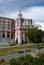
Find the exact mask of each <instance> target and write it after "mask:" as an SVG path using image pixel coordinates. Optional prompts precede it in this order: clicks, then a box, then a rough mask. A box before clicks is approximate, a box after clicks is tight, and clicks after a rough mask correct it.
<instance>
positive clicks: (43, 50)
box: [0, 48, 44, 60]
mask: <svg viewBox="0 0 44 65" xmlns="http://www.w3.org/2000/svg"><path fill="white" fill-rule="evenodd" d="M39 52H44V48H42V49H39ZM31 53H34V54H35V53H36V50H32V51H30V52H24V53H16V54H10V55H6V56H1V57H0V59H4V60H10V59H11V58H18V57H21V56H25V55H27V54H31Z"/></svg>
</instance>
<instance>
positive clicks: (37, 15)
mask: <svg viewBox="0 0 44 65" xmlns="http://www.w3.org/2000/svg"><path fill="white" fill-rule="evenodd" d="M20 9H21V10H22V14H23V17H24V18H28V19H30V18H31V19H33V21H34V22H35V24H36V26H38V27H39V28H41V29H42V30H44V0H0V16H1V17H7V18H13V19H16V17H17V14H18V11H19V10H20Z"/></svg>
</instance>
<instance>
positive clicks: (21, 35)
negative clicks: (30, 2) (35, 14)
mask: <svg viewBox="0 0 44 65" xmlns="http://www.w3.org/2000/svg"><path fill="white" fill-rule="evenodd" d="M30 26H32V20H31V19H24V18H22V14H21V11H20V12H19V14H18V18H17V19H16V21H15V41H16V43H18V44H22V43H25V32H24V31H25V29H26V28H28V27H30Z"/></svg>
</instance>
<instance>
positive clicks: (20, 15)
mask: <svg viewBox="0 0 44 65" xmlns="http://www.w3.org/2000/svg"><path fill="white" fill-rule="evenodd" d="M18 18H22V13H21V10H19V14H18Z"/></svg>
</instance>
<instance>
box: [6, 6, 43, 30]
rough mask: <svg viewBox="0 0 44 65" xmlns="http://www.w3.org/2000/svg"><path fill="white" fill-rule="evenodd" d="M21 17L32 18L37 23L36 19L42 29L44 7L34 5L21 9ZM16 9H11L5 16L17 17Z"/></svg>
mask: <svg viewBox="0 0 44 65" xmlns="http://www.w3.org/2000/svg"><path fill="white" fill-rule="evenodd" d="M22 13H23V17H24V18H28V19H30V18H31V19H33V21H35V23H36V24H37V21H38V23H39V25H41V26H42V27H41V29H42V30H44V7H40V6H38V7H37V6H35V7H29V8H26V9H23V10H22ZM17 14H18V10H16V11H12V12H9V13H7V14H6V15H5V16H6V17H9V18H14V19H16V18H17Z"/></svg>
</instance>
